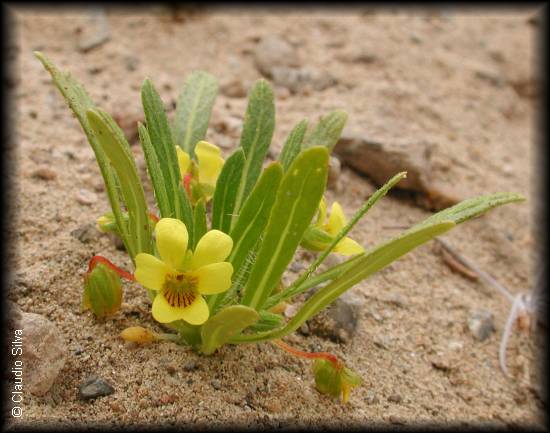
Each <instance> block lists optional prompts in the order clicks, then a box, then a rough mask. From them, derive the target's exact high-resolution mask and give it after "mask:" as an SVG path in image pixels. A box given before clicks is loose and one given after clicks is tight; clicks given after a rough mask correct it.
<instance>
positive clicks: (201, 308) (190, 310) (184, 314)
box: [181, 295, 210, 325]
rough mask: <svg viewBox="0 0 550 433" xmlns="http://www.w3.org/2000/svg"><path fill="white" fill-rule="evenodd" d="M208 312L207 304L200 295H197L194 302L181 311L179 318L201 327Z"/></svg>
mask: <svg viewBox="0 0 550 433" xmlns="http://www.w3.org/2000/svg"><path fill="white" fill-rule="evenodd" d="M209 315H210V311H209V310H208V304H207V303H206V301H205V300H204V298H203V297H202V296H201V295H198V296H197V298H196V299H195V301H194V302H193V303H192V304H191V305H189V307H185V308H183V309H182V311H181V318H182V319H183V320H185V321H186V322H188V323H190V324H191V325H202V324H203V323H204V322H206V321H207V320H208V316H209Z"/></svg>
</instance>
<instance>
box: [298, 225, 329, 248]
mask: <svg viewBox="0 0 550 433" xmlns="http://www.w3.org/2000/svg"><path fill="white" fill-rule="evenodd" d="M332 240H333V237H332V236H331V235H329V234H328V233H327V232H325V231H323V230H321V229H320V228H318V227H315V226H313V225H311V226H309V227H308V228H307V229H306V231H305V233H304V236H303V238H302V240H301V241H300V245H301V246H302V247H303V248H305V249H307V250H310V251H323V250H325V249H327V248H328V246H329V245H330V243H331V242H332Z"/></svg>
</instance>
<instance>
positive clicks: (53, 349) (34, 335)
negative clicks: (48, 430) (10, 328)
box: [15, 312, 66, 395]
mask: <svg viewBox="0 0 550 433" xmlns="http://www.w3.org/2000/svg"><path fill="white" fill-rule="evenodd" d="M15 326H16V329H20V330H21V334H22V338H23V344H24V348H23V354H22V355H21V358H22V361H23V365H24V366H25V384H26V389H28V390H29V392H30V393H32V394H35V395H44V394H46V393H47V392H48V391H49V390H50V388H51V387H52V385H53V383H54V382H55V379H56V378H57V376H58V375H59V372H60V371H61V369H62V368H63V366H64V365H65V348H66V344H65V342H64V341H63V338H62V335H61V333H60V332H59V330H58V329H57V328H56V327H55V325H54V324H53V323H52V322H50V321H49V320H48V319H46V318H45V317H44V316H41V315H40V314H34V313H24V312H23V313H21V318H20V320H19V322H18V323H17V324H16V325H15Z"/></svg>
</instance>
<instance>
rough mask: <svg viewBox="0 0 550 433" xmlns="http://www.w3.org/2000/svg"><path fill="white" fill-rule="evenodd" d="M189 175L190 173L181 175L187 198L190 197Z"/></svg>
mask: <svg viewBox="0 0 550 433" xmlns="http://www.w3.org/2000/svg"><path fill="white" fill-rule="evenodd" d="M191 177H192V176H191V173H187V174H186V175H185V176H183V186H185V191H187V195H188V196H189V198H191Z"/></svg>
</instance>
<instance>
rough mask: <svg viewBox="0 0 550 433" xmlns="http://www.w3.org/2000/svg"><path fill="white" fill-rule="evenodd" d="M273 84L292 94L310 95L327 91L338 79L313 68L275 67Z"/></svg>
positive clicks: (324, 71)
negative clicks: (284, 88) (316, 91)
mask: <svg viewBox="0 0 550 433" xmlns="http://www.w3.org/2000/svg"><path fill="white" fill-rule="evenodd" d="M271 75H272V76H273V82H274V83H275V84H276V85H277V86H281V87H286V88H287V89H288V90H290V92H291V93H308V92H310V91H312V90H318V91H320V90H325V89H326V88H328V87H330V86H333V85H334V84H336V79H335V78H334V77H333V76H332V75H331V74H330V73H329V72H327V71H326V70H319V69H313V68H309V67H308V68H288V67H275V68H273V69H272V71H271Z"/></svg>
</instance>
